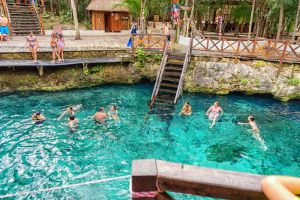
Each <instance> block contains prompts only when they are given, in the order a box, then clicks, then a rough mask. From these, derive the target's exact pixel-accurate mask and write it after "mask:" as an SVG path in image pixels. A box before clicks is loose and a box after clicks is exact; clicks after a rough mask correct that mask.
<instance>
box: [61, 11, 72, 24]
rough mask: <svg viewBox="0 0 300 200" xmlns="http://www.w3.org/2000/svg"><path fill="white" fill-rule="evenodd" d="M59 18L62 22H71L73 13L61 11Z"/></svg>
mask: <svg viewBox="0 0 300 200" xmlns="http://www.w3.org/2000/svg"><path fill="white" fill-rule="evenodd" d="M59 18H60V20H61V21H62V22H71V21H72V12H71V11H70V10H61V11H59Z"/></svg>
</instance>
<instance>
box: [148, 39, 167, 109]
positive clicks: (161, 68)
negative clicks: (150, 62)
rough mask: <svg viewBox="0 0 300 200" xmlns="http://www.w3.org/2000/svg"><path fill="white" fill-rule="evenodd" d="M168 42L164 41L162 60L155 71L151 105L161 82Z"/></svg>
mask: <svg viewBox="0 0 300 200" xmlns="http://www.w3.org/2000/svg"><path fill="white" fill-rule="evenodd" d="M168 44H169V42H168V41H167V42H166V43H165V48H164V54H163V58H162V61H161V64H160V67H159V70H158V73H157V78H156V81H155V85H154V88H153V92H152V96H151V106H152V105H153V103H154V101H155V98H156V96H157V94H158V89H159V85H160V83H161V79H162V75H163V71H164V69H165V66H166V62H167V60H168V54H167V50H168V46H169V45H168Z"/></svg>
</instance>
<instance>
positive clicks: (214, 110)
mask: <svg viewBox="0 0 300 200" xmlns="http://www.w3.org/2000/svg"><path fill="white" fill-rule="evenodd" d="M220 114H221V115H223V114H224V112H223V109H222V108H221V107H220V105H219V102H215V103H214V105H213V106H211V107H210V108H209V109H208V110H207V112H206V115H207V116H208V119H209V120H211V121H212V123H211V125H210V128H212V127H214V126H215V124H216V121H217V120H218V118H219V116H220Z"/></svg>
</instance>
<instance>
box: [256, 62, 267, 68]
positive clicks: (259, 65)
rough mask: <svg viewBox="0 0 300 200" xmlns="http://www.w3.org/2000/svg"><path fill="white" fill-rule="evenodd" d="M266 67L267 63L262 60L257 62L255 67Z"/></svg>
mask: <svg viewBox="0 0 300 200" xmlns="http://www.w3.org/2000/svg"><path fill="white" fill-rule="evenodd" d="M266 65H267V64H266V62H265V61H262V60H260V61H257V62H256V63H255V64H254V66H255V67H263V66H266Z"/></svg>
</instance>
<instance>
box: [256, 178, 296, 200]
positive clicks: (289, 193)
mask: <svg viewBox="0 0 300 200" xmlns="http://www.w3.org/2000/svg"><path fill="white" fill-rule="evenodd" d="M261 186H262V190H263V192H264V193H265V195H266V197H267V198H268V199H269V200H300V198H299V195H300V178H298V177H290V176H268V177H266V178H264V179H263V180H262V181H261Z"/></svg>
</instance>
